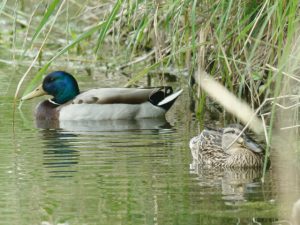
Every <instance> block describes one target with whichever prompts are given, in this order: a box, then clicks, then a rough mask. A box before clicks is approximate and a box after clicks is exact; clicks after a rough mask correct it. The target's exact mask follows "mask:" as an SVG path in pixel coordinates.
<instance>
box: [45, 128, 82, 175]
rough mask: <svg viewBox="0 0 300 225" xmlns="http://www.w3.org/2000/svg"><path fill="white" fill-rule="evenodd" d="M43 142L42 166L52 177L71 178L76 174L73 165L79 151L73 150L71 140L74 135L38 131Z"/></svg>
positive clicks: (54, 131) (56, 131) (77, 158)
mask: <svg viewBox="0 0 300 225" xmlns="http://www.w3.org/2000/svg"><path fill="white" fill-rule="evenodd" d="M40 133H41V135H42V138H43V139H44V140H45V141H44V143H45V146H44V163H43V164H44V166H45V167H46V168H47V169H49V173H51V174H52V175H51V176H52V177H61V178H65V177H72V176H73V174H74V173H76V172H77V168H76V166H75V165H77V164H78V161H79V157H80V154H79V151H78V150H74V146H72V144H71V143H72V142H71V141H66V140H68V139H69V140H71V139H72V138H74V137H76V135H74V134H70V133H66V132H62V131H61V130H55V129H51V130H50V129H48V130H40Z"/></svg>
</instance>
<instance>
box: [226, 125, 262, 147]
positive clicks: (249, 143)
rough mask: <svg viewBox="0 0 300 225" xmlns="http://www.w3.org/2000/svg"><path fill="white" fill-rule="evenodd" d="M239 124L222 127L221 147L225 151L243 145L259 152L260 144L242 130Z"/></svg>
mask: <svg viewBox="0 0 300 225" xmlns="http://www.w3.org/2000/svg"><path fill="white" fill-rule="evenodd" d="M242 130H243V129H242V128H241V126H237V125H234V126H233V125H232V126H228V127H226V128H224V129H223V136H222V148H223V149H224V150H225V151H226V150H227V149H229V148H233V147H244V148H246V149H249V150H250V151H253V152H256V153H261V152H263V150H262V148H261V146H260V145H259V144H257V143H256V142H255V141H254V140H253V139H251V138H250V137H248V136H247V135H245V133H243V132H242Z"/></svg>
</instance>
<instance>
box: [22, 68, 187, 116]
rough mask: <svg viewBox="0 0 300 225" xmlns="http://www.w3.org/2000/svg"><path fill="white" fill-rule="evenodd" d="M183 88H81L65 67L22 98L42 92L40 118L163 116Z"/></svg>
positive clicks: (38, 114)
mask: <svg viewBox="0 0 300 225" xmlns="http://www.w3.org/2000/svg"><path fill="white" fill-rule="evenodd" d="M181 92H182V90H180V91H178V92H176V93H173V90H172V88H171V87H169V86H163V87H159V88H147V89H146V88H100V89H92V90H89V91H85V92H82V93H81V92H80V91H79V87H78V83H77V81H76V80H75V78H74V77H73V76H72V75H71V74H69V73H67V72H64V71H55V72H52V73H50V74H48V75H47V76H46V77H45V78H44V80H43V82H42V84H41V85H40V86H38V87H37V88H36V89H35V90H34V91H32V92H31V93H29V94H27V95H25V96H24V97H22V98H21V100H26V99H31V98H34V97H38V96H42V95H51V96H53V98H52V99H48V100H45V101H42V102H41V103H39V104H38V106H37V107H36V110H35V116H36V119H37V120H59V121H60V120H110V119H138V118H158V117H163V116H164V115H165V113H166V112H167V111H168V110H169V109H170V108H171V106H172V105H173V103H174V102H175V100H176V99H177V98H178V96H179V95H180V94H181Z"/></svg>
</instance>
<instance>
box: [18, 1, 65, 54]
mask: <svg viewBox="0 0 300 225" xmlns="http://www.w3.org/2000/svg"><path fill="white" fill-rule="evenodd" d="M59 3H60V0H53V1H52V2H51V4H50V5H49V7H48V9H47V11H46V13H45V14H44V16H43V18H42V20H41V22H40V23H39V25H38V26H37V28H36V30H35V33H34V35H33V36H32V39H31V41H30V43H29V45H28V47H27V48H26V49H25V50H24V53H23V55H25V53H26V52H27V50H28V49H29V48H30V47H31V45H32V44H33V42H34V41H35V39H36V38H37V37H38V36H39V34H40V33H41V32H42V30H43V28H44V27H45V25H46V24H47V22H48V21H49V17H50V16H51V15H52V13H53V12H54V10H55V8H56V6H57V5H58V4H59Z"/></svg>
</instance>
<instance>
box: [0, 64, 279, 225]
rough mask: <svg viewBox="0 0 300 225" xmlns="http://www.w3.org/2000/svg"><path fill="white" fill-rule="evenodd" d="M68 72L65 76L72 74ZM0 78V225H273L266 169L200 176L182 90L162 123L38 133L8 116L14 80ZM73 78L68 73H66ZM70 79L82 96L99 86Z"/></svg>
mask: <svg viewBox="0 0 300 225" xmlns="http://www.w3.org/2000/svg"><path fill="white" fill-rule="evenodd" d="M71 72H72V71H71ZM0 73H1V77H0V81H1V82H0V93H1V97H0V98H1V103H0V112H1V120H0V124H1V126H0V138H1V145H0V151H1V158H0V160H1V163H0V176H1V177H0V182H1V185H0V199H1V201H0V202H1V207H0V221H1V222H0V223H1V224H10V225H12V224H43V225H46V224H47V225H48V224H69V225H75V224H89V225H93V224H114V225H115V224H162V225H166V224H189V225H192V224H203V225H204V224H273V223H274V222H275V221H277V218H278V215H277V198H276V197H277V194H278V193H277V190H276V188H275V187H276V179H275V178H273V173H272V171H268V173H267V176H266V180H265V183H264V184H262V183H261V180H260V178H261V174H260V171H251V170H247V171H213V170H209V171H205V170H202V169H201V168H198V166H197V165H196V164H193V162H192V157H191V153H190V150H189V148H188V142H189V140H190V138H191V137H192V136H194V135H196V134H197V133H198V131H199V128H198V122H197V121H196V120H195V119H193V117H192V116H191V113H190V112H189V110H188V108H189V105H188V104H189V102H188V93H187V91H185V92H184V94H183V95H182V96H181V97H180V98H179V99H178V101H177V102H176V104H175V105H174V106H173V108H172V109H171V110H170V112H169V113H168V114H167V120H166V121H164V120H141V121H110V122H109V121H106V122H99V123H94V122H87V123H83V124H82V123H66V124H65V125H64V128H63V129H42V128H37V125H36V124H35V121H34V118H33V115H32V111H33V109H34V107H35V105H36V104H37V102H38V101H40V100H41V99H37V100H33V101H28V102H25V103H24V104H23V106H22V108H21V110H18V109H17V110H16V113H15V123H14V129H13V126H12V124H13V118H12V114H13V110H12V109H13V104H12V102H13V97H12V96H13V93H14V88H15V86H16V85H15V83H16V82H14V81H13V80H18V79H19V77H20V76H19V75H18V74H21V73H20V72H14V71H12V70H11V69H9V68H6V67H3V66H2V71H1V72H0ZM75 73H76V72H75ZM100 77H101V76H99V77H93V78H91V77H88V76H86V75H81V76H77V78H78V79H79V81H80V86H83V87H84V88H83V89H88V88H92V87H95V86H99V87H101V86H110V85H111V84H112V83H109V82H107V83H105V84H103V83H102V81H101V79H100Z"/></svg>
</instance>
